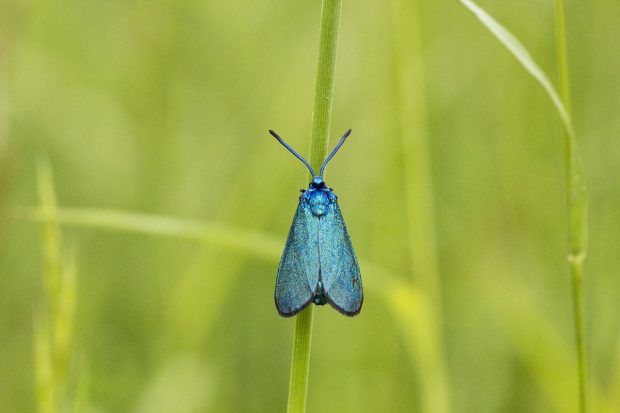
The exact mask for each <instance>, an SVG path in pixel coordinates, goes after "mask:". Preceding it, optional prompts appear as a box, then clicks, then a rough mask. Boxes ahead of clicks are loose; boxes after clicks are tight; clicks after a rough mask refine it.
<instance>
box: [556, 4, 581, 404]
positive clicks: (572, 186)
mask: <svg viewBox="0 0 620 413" xmlns="http://www.w3.org/2000/svg"><path fill="white" fill-rule="evenodd" d="M555 17H556V19H555V30H556V50H557V59H558V75H559V78H560V94H561V97H562V101H563V102H564V107H565V108H566V111H567V112H568V115H569V116H571V117H572V111H571V98H570V80H569V74H568V52H567V45H566V22H565V18H564V0H556V1H555ZM565 142H566V162H565V164H566V182H567V186H566V190H567V200H568V216H569V222H568V239H569V241H568V242H569V245H568V248H569V254H568V262H569V266H570V273H571V279H572V286H573V317H574V324H575V346H576V350H577V381H578V387H579V411H580V412H581V413H586V412H587V411H588V385H587V383H588V371H587V370H588V364H587V357H586V343H585V326H584V324H585V322H584V303H583V261H584V259H585V256H586V229H587V223H586V219H587V216H586V199H585V195H582V192H583V191H584V188H583V177H582V171H581V161H580V158H579V156H578V149H577V147H576V145H577V144H576V141H575V138H574V136H572V135H571V134H570V133H569V132H566V133H565ZM581 196H583V199H580V198H581Z"/></svg>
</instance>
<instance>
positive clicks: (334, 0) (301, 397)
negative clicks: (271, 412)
mask: <svg viewBox="0 0 620 413" xmlns="http://www.w3.org/2000/svg"><path fill="white" fill-rule="evenodd" d="M341 8H342V1H341V0H323V2H322V5H321V34H320V40H319V60H318V70H317V76H316V86H315V97H314V111H313V113H312V135H311V138H310V165H311V166H312V168H313V169H314V170H315V171H318V170H320V169H321V163H322V162H323V160H324V159H325V156H326V154H327V145H328V143H329V128H330V124H331V112H332V104H333V100H334V99H333V97H334V73H335V68H336V48H337V45H338V29H339V26H340V10H341ZM313 310H314V309H313V307H312V304H311V305H310V306H308V307H307V308H306V309H305V310H304V311H302V312H301V313H300V314H299V315H298V316H297V322H296V324H295V337H294V340H293V354H292V356H291V357H292V360H291V378H290V383H289V394H288V406H287V411H288V412H289V413H300V412H304V411H305V410H306V394H307V390H308V370H309V366H310V343H311V338H312V319H313Z"/></svg>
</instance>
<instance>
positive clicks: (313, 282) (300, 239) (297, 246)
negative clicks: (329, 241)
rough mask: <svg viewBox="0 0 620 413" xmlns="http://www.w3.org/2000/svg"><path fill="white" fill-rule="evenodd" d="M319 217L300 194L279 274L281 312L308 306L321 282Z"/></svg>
mask: <svg viewBox="0 0 620 413" xmlns="http://www.w3.org/2000/svg"><path fill="white" fill-rule="evenodd" d="M318 234H319V219H318V218H317V217H315V216H314V215H312V212H311V211H310V206H309V205H308V203H307V202H306V201H305V200H304V199H303V197H300V201H299V206H298V207H297V212H295V217H294V218H293V224H292V225H291V230H290V231H289V233H288V238H287V240H286V245H285V246H284V252H283V253H282V259H281V260H280V266H279V267H278V277H277V278H276V291H275V300H276V307H277V309H278V312H279V313H280V315H282V316H284V317H290V316H292V315H295V314H297V313H298V312H300V311H301V310H303V308H304V307H306V306H307V305H308V304H309V303H310V301H312V298H313V297H314V295H315V292H316V287H317V284H318V282H319V236H318Z"/></svg>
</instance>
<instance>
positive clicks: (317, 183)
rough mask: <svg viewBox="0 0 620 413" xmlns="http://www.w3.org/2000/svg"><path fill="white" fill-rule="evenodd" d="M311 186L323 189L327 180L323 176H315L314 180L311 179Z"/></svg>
mask: <svg viewBox="0 0 620 413" xmlns="http://www.w3.org/2000/svg"><path fill="white" fill-rule="evenodd" d="M310 188H312V189H323V188H325V181H324V180H323V177H322V176H315V177H314V178H312V181H310Z"/></svg>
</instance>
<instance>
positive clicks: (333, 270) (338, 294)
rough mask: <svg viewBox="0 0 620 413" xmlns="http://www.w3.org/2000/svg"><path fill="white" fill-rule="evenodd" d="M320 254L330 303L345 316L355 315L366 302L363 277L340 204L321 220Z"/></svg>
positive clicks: (334, 206)
mask: <svg viewBox="0 0 620 413" xmlns="http://www.w3.org/2000/svg"><path fill="white" fill-rule="evenodd" d="M319 255H320V260H321V279H322V281H323V288H324V290H325V295H326V297H327V301H328V302H329V303H330V304H331V305H332V307H334V308H335V309H336V310H338V311H340V312H341V313H343V314H345V315H348V316H353V315H356V314H357V313H359V312H360V310H361V308H362V301H363V299H364V297H363V292H362V277H361V275H360V268H359V265H358V264H357V258H356V257H355V251H353V246H352V245H351V239H350V238H349V234H348V233H347V227H346V225H345V223H344V220H343V219H342V214H341V212H340V208H339V207H338V202H337V201H334V202H332V203H330V204H329V207H328V210H327V213H326V214H325V215H324V216H322V217H321V219H320V220H319Z"/></svg>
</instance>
